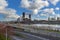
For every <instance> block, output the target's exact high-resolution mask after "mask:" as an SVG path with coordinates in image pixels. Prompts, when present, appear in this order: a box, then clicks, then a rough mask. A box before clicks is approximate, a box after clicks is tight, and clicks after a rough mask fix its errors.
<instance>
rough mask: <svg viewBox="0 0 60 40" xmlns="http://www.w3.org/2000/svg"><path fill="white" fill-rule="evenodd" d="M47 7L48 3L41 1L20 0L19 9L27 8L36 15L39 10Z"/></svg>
mask: <svg viewBox="0 0 60 40" xmlns="http://www.w3.org/2000/svg"><path fill="white" fill-rule="evenodd" d="M48 5H49V3H48V1H43V0H31V1H29V0H21V7H23V8H27V9H28V10H32V12H33V13H34V14H37V13H38V12H39V10H40V9H41V8H43V7H46V6H48Z"/></svg>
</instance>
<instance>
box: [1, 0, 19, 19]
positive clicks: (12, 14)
mask: <svg viewBox="0 0 60 40" xmlns="http://www.w3.org/2000/svg"><path fill="white" fill-rule="evenodd" d="M7 6H8V3H7V1H6V0H0V14H3V15H4V16H5V18H7V19H8V18H10V19H11V18H15V19H16V18H18V17H19V15H17V14H16V10H15V9H12V8H6V7H7ZM10 19H9V20H10Z"/></svg>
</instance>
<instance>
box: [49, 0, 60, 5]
mask: <svg viewBox="0 0 60 40" xmlns="http://www.w3.org/2000/svg"><path fill="white" fill-rule="evenodd" d="M49 1H50V2H51V3H52V4H53V5H56V4H57V3H58V2H59V1H60V0H49Z"/></svg>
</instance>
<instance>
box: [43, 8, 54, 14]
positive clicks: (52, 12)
mask: <svg viewBox="0 0 60 40" xmlns="http://www.w3.org/2000/svg"><path fill="white" fill-rule="evenodd" d="M43 11H44V12H46V13H48V14H55V12H54V9H53V8H47V9H44V10H43Z"/></svg>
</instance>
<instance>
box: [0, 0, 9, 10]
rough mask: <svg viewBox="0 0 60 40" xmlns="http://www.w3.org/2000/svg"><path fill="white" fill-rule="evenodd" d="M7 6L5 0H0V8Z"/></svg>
mask: <svg viewBox="0 0 60 40" xmlns="http://www.w3.org/2000/svg"><path fill="white" fill-rule="evenodd" d="M7 6H8V3H7V1H6V0H0V10H1V9H4V8H5V7H7Z"/></svg>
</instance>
